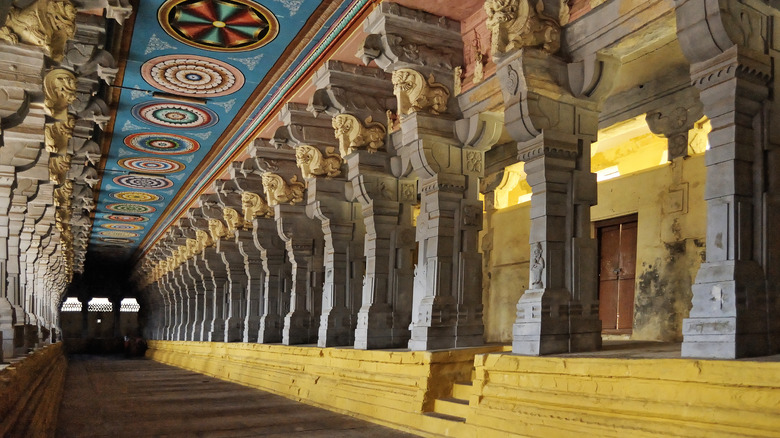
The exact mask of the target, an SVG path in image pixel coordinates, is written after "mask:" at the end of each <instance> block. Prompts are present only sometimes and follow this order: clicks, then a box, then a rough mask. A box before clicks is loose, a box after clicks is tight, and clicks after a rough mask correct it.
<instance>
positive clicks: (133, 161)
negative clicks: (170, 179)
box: [119, 157, 186, 173]
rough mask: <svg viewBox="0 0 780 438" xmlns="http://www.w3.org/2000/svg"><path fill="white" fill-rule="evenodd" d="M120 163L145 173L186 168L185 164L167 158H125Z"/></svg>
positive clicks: (175, 170) (167, 171) (170, 171)
mask: <svg viewBox="0 0 780 438" xmlns="http://www.w3.org/2000/svg"><path fill="white" fill-rule="evenodd" d="M119 165H120V166H122V167H124V168H125V169H129V170H133V171H136V172H145V173H175V172H179V171H182V170H184V168H185V167H186V166H184V164H182V163H180V162H178V161H174V160H169V159H166V158H145V157H144V158H123V159H121V160H119Z"/></svg>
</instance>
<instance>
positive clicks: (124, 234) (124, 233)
mask: <svg viewBox="0 0 780 438" xmlns="http://www.w3.org/2000/svg"><path fill="white" fill-rule="evenodd" d="M98 234H100V235H101V236H106V237H125V238H132V237H138V233H131V232H129V231H114V230H111V231H101V232H99V233H98Z"/></svg>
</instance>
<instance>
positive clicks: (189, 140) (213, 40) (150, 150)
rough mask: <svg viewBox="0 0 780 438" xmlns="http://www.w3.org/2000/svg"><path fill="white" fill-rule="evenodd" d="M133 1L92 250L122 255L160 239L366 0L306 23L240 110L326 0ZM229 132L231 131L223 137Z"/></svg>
mask: <svg viewBox="0 0 780 438" xmlns="http://www.w3.org/2000/svg"><path fill="white" fill-rule="evenodd" d="M139 3H140V4H139V6H138V8H137V11H136V14H137V15H136V18H135V22H134V28H133V32H132V39H131V43H130V46H129V51H128V52H127V55H126V56H127V63H126V66H125V68H124V76H123V79H122V83H121V84H118V86H121V93H120V97H119V102H118V108H117V112H116V117H115V123H114V128H113V137H112V138H111V141H110V148H109V151H108V154H107V157H106V161H105V167H104V173H103V178H102V182H101V190H100V194H99V198H98V206H97V209H96V213H95V222H94V227H93V231H92V237H91V241H90V247H89V250H90V252H93V253H98V254H100V255H105V256H110V257H118V258H130V257H132V256H133V255H134V254H138V253H139V252H142V251H144V250H145V249H147V248H148V247H149V246H150V244H151V243H152V242H153V241H154V240H156V239H157V238H158V237H159V236H160V235H161V234H162V232H164V231H165V229H166V228H167V226H168V224H170V223H171V222H172V221H173V220H174V219H175V217H176V216H177V215H178V214H179V213H181V212H182V211H183V209H184V208H186V205H187V203H188V202H189V200H191V199H192V197H193V196H194V195H195V194H197V192H198V191H199V190H200V189H202V188H203V187H204V186H205V184H206V183H207V182H208V180H209V179H210V178H212V177H213V176H214V172H215V171H216V169H218V168H219V167H220V166H221V165H222V164H224V163H225V161H226V160H227V159H228V158H229V157H230V156H232V154H233V153H234V152H235V151H236V150H237V149H238V148H239V147H240V146H241V145H242V144H243V143H244V142H246V140H247V139H248V138H249V135H250V133H251V131H252V129H253V128H254V127H256V125H257V123H258V122H259V121H260V120H261V119H262V118H263V117H267V116H268V110H267V109H268V107H269V105H270V104H272V103H274V101H277V100H278V99H280V97H281V94H283V92H284V91H285V87H289V86H290V84H292V83H293V82H294V81H296V80H297V79H298V78H299V77H300V75H301V72H302V71H303V70H305V69H306V68H307V66H311V63H312V62H313V60H314V59H316V57H317V56H318V53H319V52H321V50H322V46H323V45H324V44H327V43H328V41H329V39H332V38H333V34H334V33H338V32H339V31H340V28H341V27H343V26H344V24H345V23H346V22H347V21H348V20H349V19H351V16H352V15H354V14H355V13H356V11H357V10H358V9H359V8H361V7H363V6H365V4H366V3H367V0H353V1H345V2H341V4H340V5H339V6H338V7H337V8H336V9H335V10H334V9H331V12H329V13H328V14H329V16H328V17H314V18H321V19H322V21H320V22H321V23H324V25H323V26H322V27H321V29H320V30H319V31H318V33H317V34H316V35H314V36H313V37H312V38H311V40H310V42H309V43H308V45H307V46H306V47H305V49H304V50H303V51H301V52H299V53H296V54H294V55H292V56H295V57H296V59H295V60H294V62H293V63H291V64H290V68H289V69H288V70H287V71H285V72H284V74H282V75H277V79H276V82H275V83H274V85H273V87H271V88H270V90H271V91H270V92H269V93H267V95H264V96H256V97H255V100H254V101H252V102H251V104H252V107H251V109H250V110H249V112H248V113H242V112H241V108H242V107H243V106H244V104H245V103H246V102H247V101H248V100H250V98H251V97H252V95H253V92H255V90H256V89H258V87H259V86H260V85H261V84H264V81H268V79H266V78H267V77H270V76H271V75H270V73H272V72H271V69H272V67H273V66H274V64H275V63H276V62H277V60H278V59H279V58H280V57H281V56H282V55H283V53H284V52H285V50H286V49H287V48H288V46H290V45H291V44H292V43H293V42H294V41H295V39H296V36H297V35H299V33H300V32H301V31H302V29H304V27H305V25H306V23H307V21H308V20H310V19H312V18H313V15H316V14H318V13H320V14H321V12H319V11H322V10H324V9H326V8H322V7H320V6H321V4H322V3H328V2H327V1H326V0H263V1H262V2H254V1H249V0H167V1H152V0H142V1H140V2H139ZM265 85H267V84H265ZM236 125H237V126H238V127H239V129H231V128H234V127H235V126H236ZM226 131H228V132H233V133H234V134H233V135H232V136H231V137H228V138H221V137H225V136H223V132H226Z"/></svg>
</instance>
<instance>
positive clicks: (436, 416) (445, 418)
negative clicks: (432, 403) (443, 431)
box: [423, 412, 466, 423]
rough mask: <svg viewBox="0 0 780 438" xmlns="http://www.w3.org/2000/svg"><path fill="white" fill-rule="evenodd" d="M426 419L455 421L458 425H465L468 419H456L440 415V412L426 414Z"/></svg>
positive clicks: (452, 416)
mask: <svg viewBox="0 0 780 438" xmlns="http://www.w3.org/2000/svg"><path fill="white" fill-rule="evenodd" d="M423 415H425V416H426V417H431V418H438V419H440V420H446V421H453V422H456V423H465V422H466V419H465V418H463V417H456V416H454V415H447V414H440V413H438V412H425V413H423Z"/></svg>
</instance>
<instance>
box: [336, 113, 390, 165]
mask: <svg viewBox="0 0 780 438" xmlns="http://www.w3.org/2000/svg"><path fill="white" fill-rule="evenodd" d="M388 111H389V110H388ZM332 123H333V132H334V135H335V136H336V139H338V141H339V152H340V153H341V157H342V158H344V157H346V156H347V155H349V154H351V153H352V152H353V149H360V148H366V149H367V150H368V152H369V153H374V152H376V151H378V150H379V149H381V148H382V147H383V146H384V145H385V136H386V135H387V129H386V128H385V127H384V125H382V124H381V123H380V122H375V121H374V120H373V118H372V117H370V116H369V117H368V118H366V120H365V124H363V123H361V122H360V120H358V118H357V117H355V116H353V115H351V114H338V115H336V116H334V117H333V120H332Z"/></svg>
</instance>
